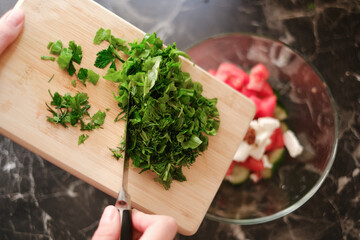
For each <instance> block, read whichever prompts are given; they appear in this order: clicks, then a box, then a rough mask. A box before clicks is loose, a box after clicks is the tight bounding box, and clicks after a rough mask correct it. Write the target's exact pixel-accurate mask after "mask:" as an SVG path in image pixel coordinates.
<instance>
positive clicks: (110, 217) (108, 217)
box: [92, 205, 177, 240]
mask: <svg viewBox="0 0 360 240" xmlns="http://www.w3.org/2000/svg"><path fill="white" fill-rule="evenodd" d="M131 217H132V224H133V228H134V234H133V239H140V240H158V239H159V240H171V239H174V237H175V235H176V232H177V224H176V222H175V220H174V219H173V218H172V217H168V216H163V215H150V214H145V213H142V212H140V211H137V210H136V209H133V210H132V215H131ZM120 227H121V226H120V215H119V211H118V210H117V209H116V208H115V207H114V206H112V205H110V206H107V207H106V208H105V210H104V212H103V214H102V216H101V219H100V222H99V226H98V228H97V229H96V231H95V233H94V236H93V238H92V240H115V239H116V240H118V239H119V236H120Z"/></svg>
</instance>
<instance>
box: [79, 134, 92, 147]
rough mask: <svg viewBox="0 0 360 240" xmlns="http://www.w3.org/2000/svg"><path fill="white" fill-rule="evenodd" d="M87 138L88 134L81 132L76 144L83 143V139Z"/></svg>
mask: <svg viewBox="0 0 360 240" xmlns="http://www.w3.org/2000/svg"><path fill="white" fill-rule="evenodd" d="M88 138H89V135H87V134H81V135H80V136H79V140H78V145H80V144H82V143H84V142H85V140H86V139H88Z"/></svg>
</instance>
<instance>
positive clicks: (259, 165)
mask: <svg viewBox="0 0 360 240" xmlns="http://www.w3.org/2000/svg"><path fill="white" fill-rule="evenodd" d="M239 164H240V165H242V166H244V167H246V168H247V169H249V170H251V171H254V172H256V171H261V170H263V169H264V163H263V161H261V160H257V159H255V158H253V157H248V158H247V159H246V161H245V162H239Z"/></svg>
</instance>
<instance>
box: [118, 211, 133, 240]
mask: <svg viewBox="0 0 360 240" xmlns="http://www.w3.org/2000/svg"><path fill="white" fill-rule="evenodd" d="M120 216H121V231H120V240H132V221H131V210H130V209H121V210H120Z"/></svg>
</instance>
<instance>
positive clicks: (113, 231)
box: [92, 205, 120, 240]
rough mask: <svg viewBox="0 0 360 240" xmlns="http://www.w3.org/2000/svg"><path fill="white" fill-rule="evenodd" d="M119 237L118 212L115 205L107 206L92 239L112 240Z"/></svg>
mask: <svg viewBox="0 0 360 240" xmlns="http://www.w3.org/2000/svg"><path fill="white" fill-rule="evenodd" d="M119 237H120V214H119V211H118V210H117V208H116V207H114V206H112V205H110V206H107V207H106V208H105V210H104V212H103V214H102V216H101V219H100V222H99V226H98V228H97V229H96V231H95V233H94V236H93V238H92V240H114V239H119Z"/></svg>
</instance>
